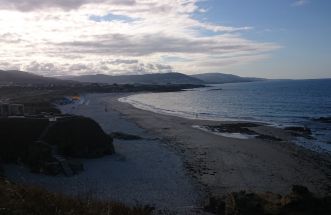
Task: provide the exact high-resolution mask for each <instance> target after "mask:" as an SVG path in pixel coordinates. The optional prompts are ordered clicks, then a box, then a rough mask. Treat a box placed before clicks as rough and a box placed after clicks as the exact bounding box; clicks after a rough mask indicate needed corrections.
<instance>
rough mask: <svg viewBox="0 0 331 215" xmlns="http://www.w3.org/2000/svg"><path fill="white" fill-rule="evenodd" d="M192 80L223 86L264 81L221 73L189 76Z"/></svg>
mask: <svg viewBox="0 0 331 215" xmlns="http://www.w3.org/2000/svg"><path fill="white" fill-rule="evenodd" d="M191 77H193V78H197V79H200V80H202V81H204V82H205V83H207V84H224V83H238V82H252V81H262V80H266V79H263V78H249V77H240V76H237V75H230V74H223V73H205V74H197V75H191Z"/></svg>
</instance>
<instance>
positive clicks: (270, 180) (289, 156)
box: [105, 94, 331, 196]
mask: <svg viewBox="0 0 331 215" xmlns="http://www.w3.org/2000/svg"><path fill="white" fill-rule="evenodd" d="M127 95H129V94H127ZM127 95H120V96H119V95H109V97H108V98H107V99H106V100H105V102H107V103H108V105H109V107H111V108H112V109H113V110H115V111H118V112H120V113H121V114H122V115H123V117H124V118H126V119H128V120H132V121H134V122H135V123H136V124H137V125H138V126H140V127H142V128H144V129H146V130H148V131H149V132H150V133H151V134H154V135H157V136H159V137H162V138H163V139H164V140H166V142H167V143H168V144H169V145H170V146H172V147H173V148H174V149H175V150H177V151H178V152H179V153H180V154H181V156H182V157H183V160H184V163H185V167H186V168H187V169H188V170H189V171H190V173H191V175H192V177H194V178H196V179H197V180H198V181H199V182H200V183H201V184H202V185H203V186H204V187H205V188H206V191H207V193H208V194H209V195H217V196H222V195H224V194H226V193H229V192H235V191H240V190H246V191H253V192H264V191H271V192H275V193H280V194H284V193H286V192H287V191H288V190H289V189H290V187H291V186H292V185H293V184H299V185H303V186H306V187H308V188H309V189H310V190H311V191H312V192H314V193H316V194H317V195H326V194H330V193H331V166H330V164H331V159H330V157H329V156H328V155H325V154H320V153H317V152H313V151H310V150H308V149H305V148H303V147H300V146H298V145H295V144H294V143H290V142H291V141H293V139H294V137H293V135H290V134H289V133H288V132H285V131H284V130H283V129H281V128H275V127H270V126H259V127H257V128H253V129H254V130H255V131H257V132H258V133H262V134H265V135H268V136H273V137H277V138H280V139H282V140H283V141H278V140H264V139H235V138H229V137H224V136H220V135H215V134H212V133H209V132H205V131H203V130H200V129H197V128H193V126H204V125H212V126H213V125H214V126H215V125H220V124H226V123H233V124H236V123H241V122H240V121H237V122H236V121H230V122H226V121H224V122H217V121H208V120H199V119H194V120H193V119H187V118H181V117H177V116H171V115H163V114H159V113H154V112H150V111H146V110H142V109H138V108H136V107H134V106H132V105H130V104H128V103H123V102H120V101H118V99H119V98H120V97H124V96H127Z"/></svg>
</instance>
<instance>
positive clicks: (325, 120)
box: [314, 117, 331, 123]
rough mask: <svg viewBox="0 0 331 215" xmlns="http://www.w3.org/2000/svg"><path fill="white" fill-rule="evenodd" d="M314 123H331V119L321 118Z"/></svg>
mask: <svg viewBox="0 0 331 215" xmlns="http://www.w3.org/2000/svg"><path fill="white" fill-rule="evenodd" d="M314 121H317V122H321V123H331V117H319V118H316V119H314Z"/></svg>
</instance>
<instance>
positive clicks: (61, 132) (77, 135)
mask: <svg viewBox="0 0 331 215" xmlns="http://www.w3.org/2000/svg"><path fill="white" fill-rule="evenodd" d="M44 141H45V142H47V143H49V144H51V145H54V146H57V148H58V151H59V153H60V154H63V155H65V156H67V157H74V158H97V157H101V156H104V155H107V154H112V153H114V151H115V150H114V146H113V144H112V142H113V139H112V138H111V137H110V136H109V135H107V134H106V133H104V131H103V130H102V129H101V127H100V126H99V125H98V124H97V123H96V122H95V121H93V120H92V119H89V118H85V117H70V118H65V119H63V120H59V121H58V122H56V123H55V124H54V125H53V126H51V127H50V128H49V130H48V132H47V134H46V135H45V137H44Z"/></svg>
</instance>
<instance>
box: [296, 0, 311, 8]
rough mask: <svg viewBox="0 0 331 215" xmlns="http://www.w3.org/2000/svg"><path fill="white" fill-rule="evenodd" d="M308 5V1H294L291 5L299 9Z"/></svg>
mask: <svg viewBox="0 0 331 215" xmlns="http://www.w3.org/2000/svg"><path fill="white" fill-rule="evenodd" d="M308 3H309V0H296V1H295V2H293V3H292V6H295V7H300V6H303V5H306V4H308Z"/></svg>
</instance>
